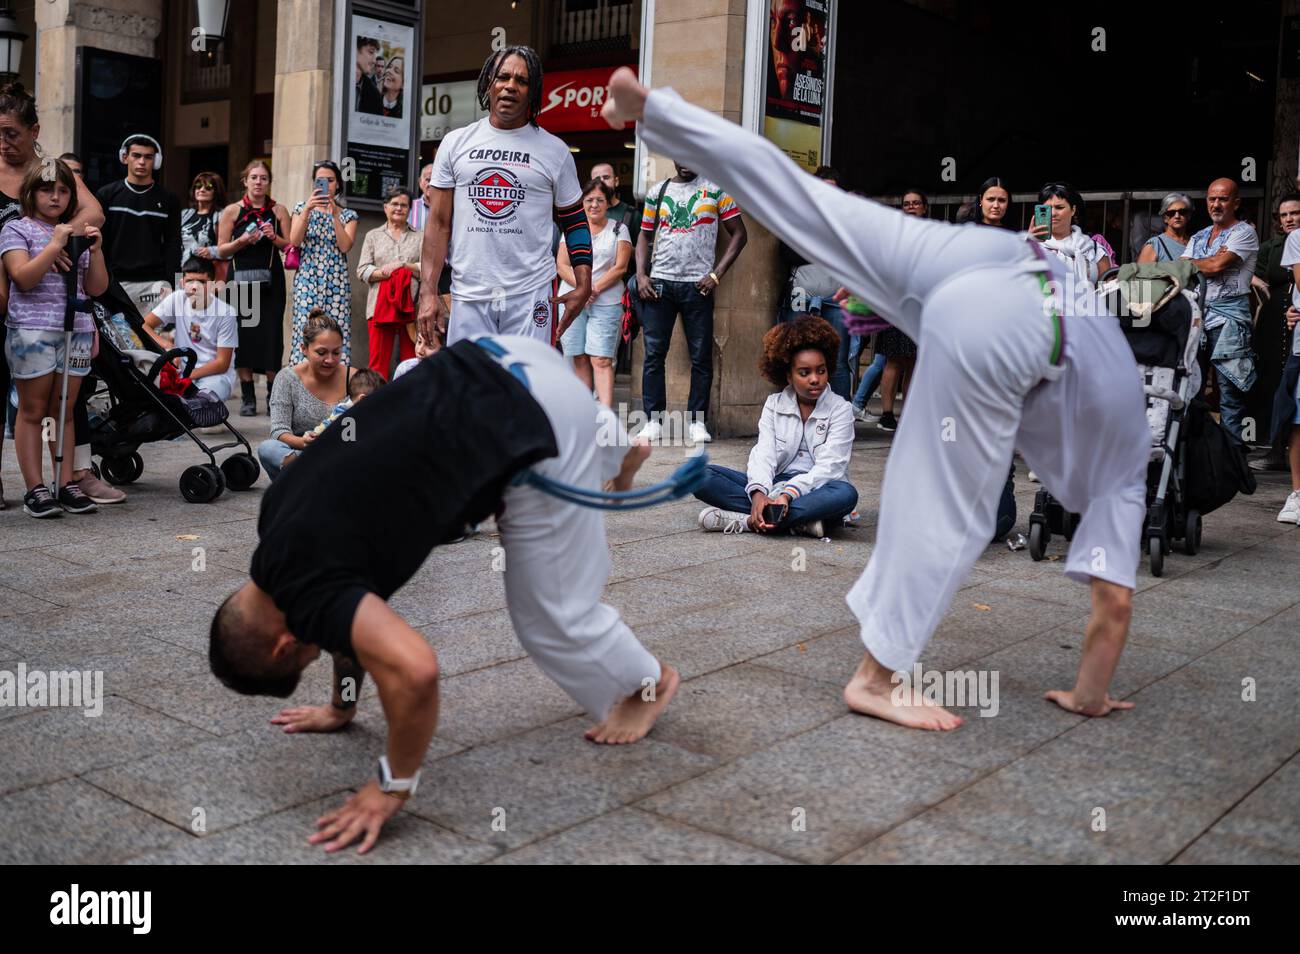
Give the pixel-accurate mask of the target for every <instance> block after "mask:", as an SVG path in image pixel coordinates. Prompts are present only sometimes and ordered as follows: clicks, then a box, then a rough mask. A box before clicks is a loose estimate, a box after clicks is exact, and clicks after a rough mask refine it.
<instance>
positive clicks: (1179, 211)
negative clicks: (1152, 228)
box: [1165, 209, 1187, 219]
mask: <svg viewBox="0 0 1300 954" xmlns="http://www.w3.org/2000/svg"><path fill="white" fill-rule="evenodd" d="M1175 215H1181V216H1182V217H1183V218H1187V209H1170V210H1169V211H1167V212H1166V213H1165V218H1167V219H1171V218H1173V217H1174V216H1175Z"/></svg>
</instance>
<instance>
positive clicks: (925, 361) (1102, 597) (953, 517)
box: [604, 69, 1150, 729]
mask: <svg viewBox="0 0 1300 954" xmlns="http://www.w3.org/2000/svg"><path fill="white" fill-rule="evenodd" d="M604 115H605V118H606V119H607V120H608V121H609V122H610V124H611V125H613V126H615V128H619V129H621V128H623V125H624V123H626V122H627V121H629V120H632V119H637V120H641V124H640V134H641V137H642V139H643V140H644V142H645V144H646V145H647V146H648V147H649V148H650V149H652V150H653V151H655V152H657V153H659V154H661V155H665V156H668V157H670V158H672V159H673V160H675V161H677V162H680V163H682V164H683V165H689V166H690V167H691V168H692V169H697V170H699V171H700V172H701V173H702V174H704V175H706V176H708V177H709V178H710V179H713V180H714V181H716V182H718V183H720V184H722V185H723V186H724V187H725V188H726V189H727V191H728V192H730V193H731V194H732V195H734V196H735V197H736V198H737V200H738V201H739V203H740V205H741V207H742V208H743V209H745V211H746V212H747V213H751V214H753V215H755V216H756V217H757V218H759V219H760V220H761V221H762V222H763V223H764V224H766V225H767V226H768V227H769V228H770V229H771V230H772V231H773V232H775V233H776V234H777V235H779V236H780V237H781V238H782V239H784V240H785V241H786V242H787V243H788V244H789V245H790V246H792V247H793V248H795V249H797V250H798V251H799V252H800V254H802V255H804V256H805V257H806V258H808V259H809V260H810V261H814V262H819V263H821V264H822V265H824V266H826V267H827V268H828V269H830V271H831V272H832V273H833V274H835V275H837V276H838V277H839V279H840V280H841V281H842V282H843V283H844V285H845V287H847V288H848V289H849V290H850V291H851V292H852V293H853V294H854V295H856V296H857V297H859V298H861V299H863V300H864V301H865V302H866V303H867V304H868V305H869V306H870V307H871V308H872V309H873V310H874V311H876V312H877V313H878V314H880V315H883V316H884V317H885V318H887V319H888V320H889V321H890V322H892V323H893V324H894V325H895V326H896V327H898V328H899V329H901V330H902V331H903V332H905V333H906V334H907V335H908V336H909V337H910V338H912V340H914V341H916V342H917V343H918V345H919V358H918V360H917V365H916V381H915V383H914V384H913V385H912V387H911V390H910V391H909V393H908V402H907V405H908V406H907V417H906V418H905V419H904V420H903V422H902V424H901V425H900V427H899V429H898V432H897V434H896V435H895V437H894V443H893V448H892V450H891V451H890V455H889V461H888V463H887V465H886V468H885V479H884V485H883V487H882V490H881V499H880V522H879V528H878V530H877V533H876V548H875V551H874V553H873V554H872V558H871V560H870V562H869V563H868V564H867V568H866V571H865V572H864V573H863V574H862V576H861V578H860V579H859V580H858V582H857V583H856V584H855V585H854V586H853V588H852V589H851V590H850V591H849V594H848V603H849V606H850V607H851V608H852V610H853V612H854V613H855V614H856V616H857V617H858V619H859V621H860V622H861V624H862V631H861V632H862V641H863V643H864V645H865V646H866V650H867V651H866V654H865V655H864V657H863V660H862V663H861V664H860V665H859V667H858V669H857V672H855V673H854V674H853V677H852V678H851V679H850V680H849V683H848V685H847V686H846V687H845V689H844V699H845V701H846V702H847V703H848V705H849V707H850V708H852V709H853V710H855V711H857V712H861V713H864V714H867V715H873V716H878V717H880V718H882V719H888V720H890V721H893V722H898V723H901V724H903V725H908V726H916V727H920V728H927V729H951V728H955V727H956V726H958V725H960V724H961V722H962V720H961V719H960V718H959V717H958V716H955V715H953V714H952V713H950V712H948V711H947V710H945V709H943V708H941V707H940V706H938V705H936V704H933V703H931V702H929V701H926V700H922V699H919V698H918V696H919V693H916V692H914V694H911V695H910V696H909V694H906V693H904V694H900V696H901V697H900V698H898V699H895V698H893V696H894V692H893V690H894V689H895V686H896V683H895V681H894V680H893V678H892V677H893V676H894V673H895V672H898V671H901V672H904V673H906V672H908V671H910V670H911V669H912V666H913V664H914V663H915V662H916V661H917V659H918V658H919V657H920V654H921V652H922V650H923V649H924V648H925V645H926V643H928V642H929V640H930V637H931V636H932V635H933V633H934V630H935V628H936V627H937V626H938V624H939V621H940V619H941V618H942V617H943V614H944V613H945V612H946V611H947V608H948V605H949V603H950V602H951V600H952V596H953V593H954V592H955V591H956V590H957V587H958V586H959V585H960V584H961V582H962V580H963V579H964V578H965V576H966V574H967V572H968V571H969V570H970V568H971V565H972V564H973V563H974V562H975V560H976V558H977V557H978V556H979V554H980V552H981V551H982V550H983V549H984V547H985V545H986V544H987V543H988V540H989V538H990V537H991V536H992V534H993V527H994V521H995V517H996V511H997V503H998V498H999V495H1000V493H1001V490H1002V486H1003V484H1004V483H1005V482H1006V470H1007V461H1008V460H1010V459H1011V456H1012V453H1013V451H1014V450H1015V449H1016V448H1019V449H1020V451H1021V452H1022V453H1023V454H1024V457H1025V460H1026V462H1027V463H1028V464H1029V466H1030V467H1031V468H1032V469H1033V470H1035V471H1037V473H1038V475H1039V476H1040V477H1041V478H1042V480H1043V483H1044V485H1045V486H1047V487H1050V488H1051V490H1052V493H1053V494H1054V495H1055V496H1056V497H1057V498H1058V499H1060V501H1061V503H1062V504H1064V506H1065V507H1066V509H1067V510H1070V511H1074V512H1076V513H1081V514H1082V515H1083V518H1082V522H1081V523H1080V525H1079V529H1078V530H1077V531H1076V533H1075V536H1074V540H1073V542H1072V545H1071V547H1070V554H1069V558H1068V562H1067V563H1066V567H1065V572H1066V575H1067V576H1069V577H1071V578H1072V579H1075V580H1080V581H1086V582H1088V583H1089V584H1090V586H1091V594H1092V616H1091V619H1090V620H1089V622H1088V627H1087V633H1086V637H1085V641H1084V648H1083V658H1082V660H1081V662H1080V665H1079V674H1078V678H1077V680H1076V683H1075V686H1074V688H1073V689H1071V690H1064V691H1061V690H1058V691H1053V692H1049V693H1047V698H1049V699H1051V700H1052V701H1054V702H1056V703H1057V704H1059V705H1061V706H1062V707H1064V708H1066V709H1069V710H1070V711H1071V712H1078V713H1082V714H1085V715H1092V716H1100V715H1105V714H1107V713H1108V712H1110V711H1111V710H1112V709H1122V708H1130V707H1131V705H1132V704H1131V703H1127V702H1117V701H1115V700H1114V699H1112V698H1110V696H1109V694H1108V688H1109V686H1110V680H1111V676H1112V675H1113V674H1114V671H1115V667H1116V665H1117V664H1118V662H1119V657H1120V653H1121V651H1122V650H1123V647H1124V641H1125V639H1126V638H1127V634H1128V625H1129V616H1130V612H1131V607H1132V595H1133V588H1134V584H1135V582H1136V574H1137V564H1138V559H1139V542H1140V534H1141V527H1142V521H1143V517H1144V514H1145V504H1146V480H1145V478H1146V468H1147V453H1148V442H1149V440H1150V435H1149V433H1148V430H1147V424H1146V419H1145V411H1144V409H1145V403H1144V399H1143V396H1142V388H1141V385H1140V383H1139V380H1138V374H1137V369H1136V366H1135V364H1134V360H1133V355H1132V353H1131V352H1130V350H1129V348H1128V346H1127V345H1126V344H1125V341H1124V338H1123V335H1122V333H1121V332H1120V329H1119V325H1118V322H1116V321H1115V320H1113V319H1108V318H1106V317H1104V316H1105V314H1106V311H1105V309H1100V308H1098V307H1096V305H1095V301H1093V302H1083V301H1082V297H1080V298H1077V299H1076V298H1075V297H1074V295H1075V293H1076V292H1077V294H1078V295H1079V296H1083V295H1089V296H1094V298H1095V295H1094V293H1093V292H1092V291H1091V290H1089V289H1085V288H1077V289H1076V288H1075V287H1074V286H1073V285H1071V284H1067V282H1066V274H1065V272H1064V270H1063V269H1062V268H1061V267H1060V266H1059V264H1057V263H1056V261H1055V260H1054V259H1053V260H1051V261H1049V260H1048V257H1046V256H1044V255H1043V254H1042V253H1041V252H1039V251H1038V249H1037V246H1036V244H1035V243H1033V242H1031V241H1029V240H1027V239H1026V238H1024V237H1018V236H1016V235H1014V234H1011V233H1007V232H1003V231H1002V230H1000V229H990V228H981V227H979V226H953V225H948V224H946V223H941V222H934V221H930V220H925V219H919V218H915V217H912V216H906V215H903V214H902V213H900V212H897V211H895V210H893V209H888V208H886V207H884V206H882V205H880V204H878V203H875V202H871V201H869V200H867V199H863V198H860V197H857V196H853V195H848V194H846V193H844V192H841V191H840V190H839V189H837V188H835V187H833V186H831V185H828V184H826V183H824V182H822V181H821V180H819V179H816V178H814V177H813V176H811V175H808V174H806V173H805V172H803V171H802V170H800V169H799V168H798V167H797V166H796V165H795V164H794V163H793V162H791V161H790V160H789V159H787V158H786V157H785V155H784V154H782V153H781V151H780V150H779V149H778V148H777V147H776V146H774V145H773V144H772V143H770V142H768V141H766V140H764V139H762V138H760V137H758V136H756V135H754V134H753V133H750V132H748V131H745V130H743V129H740V128H738V127H737V126H736V125H734V124H733V123H730V122H727V121H725V120H723V119H721V118H719V117H717V116H714V115H713V114H712V113H709V112H706V111H705V110H703V109H700V108H698V107H696V106H692V105H690V104H689V103H686V102H685V101H684V100H682V99H681V97H679V96H678V95H677V94H676V93H674V92H673V91H672V90H671V89H663V90H654V91H649V90H647V89H646V88H645V87H644V86H641V85H640V84H639V83H637V81H636V78H635V75H634V74H633V73H632V72H631V71H630V70H628V69H621V70H619V71H618V72H616V73H615V74H614V76H613V77H612V79H611V81H610V98H609V99H608V100H607V101H606V105H605V107H604ZM1049 282H1054V283H1057V284H1056V285H1055V286H1051V285H1049ZM1062 286H1063V287H1064V288H1065V289H1066V290H1065V291H1063V292H1062V291H1061V290H1060V289H1061V287H1062ZM1051 287H1056V288H1057V293H1056V294H1053V295H1050V296H1049V295H1045V291H1046V290H1048V289H1050V288H1051ZM1081 305H1082V307H1081ZM1098 315H1101V316H1102V317H1096V316H1098ZM915 688H916V687H913V689H914V690H915ZM900 703H901V704H900Z"/></svg>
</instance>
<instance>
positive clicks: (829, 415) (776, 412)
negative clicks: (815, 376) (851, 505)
mask: <svg viewBox="0 0 1300 954" xmlns="http://www.w3.org/2000/svg"><path fill="white" fill-rule="evenodd" d="M801 445H804V446H806V447H807V450H808V453H809V454H810V455H811V456H812V461H813V464H812V467H811V468H810V469H809V470H808V471H807V472H805V473H801V474H798V475H796V476H794V477H792V478H791V479H790V480H787V481H786V482H785V484H784V486H783V492H784V493H789V494H790V496H791V497H800V496H803V495H804V494H806V493H811V492H812V491H814V490H816V489H817V488H818V487H820V486H822V485H823V484H825V483H826V482H827V481H831V480H847V479H848V474H849V456H850V455H851V454H852V453H853V408H852V406H851V405H850V404H849V402H848V401H846V400H844V398H842V397H840V396H839V395H838V394H835V393H834V392H833V391H831V389H830V388H827V389H826V390H824V391H822V394H821V397H819V398H818V399H817V404H816V406H815V407H813V409H812V413H811V414H809V415H808V420H806V421H805V420H803V416H802V415H801V414H800V413H799V402H798V399H796V398H795V395H794V388H793V387H792V386H789V385H787V386H786V389H785V390H784V391H778V392H777V393H776V394H773V395H771V396H769V397H768V399H767V401H766V403H764V405H763V416H762V417H761V418H760V419H759V422H758V443H757V444H755V445H754V449H753V450H751V451H750V452H749V466H748V467H747V468H746V476H747V477H748V478H749V483H748V484H747V485H746V487H745V492H746V493H749V494H752V493H753V492H754V491H755V490H761V491H763V493H765V494H771V492H772V486H773V483H774V482H775V480H776V475H777V474H781V473H784V472H785V471H787V470H789V469H790V467H791V465H792V464H793V463H794V460H795V458H796V457H797V456H798V455H799V448H800V446H801Z"/></svg>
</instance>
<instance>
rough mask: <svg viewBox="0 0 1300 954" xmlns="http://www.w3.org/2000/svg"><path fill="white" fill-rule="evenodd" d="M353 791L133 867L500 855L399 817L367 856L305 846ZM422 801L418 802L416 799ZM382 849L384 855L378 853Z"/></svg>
mask: <svg viewBox="0 0 1300 954" xmlns="http://www.w3.org/2000/svg"><path fill="white" fill-rule="evenodd" d="M350 794H351V792H350V791H342V792H339V793H338V794H337V795H335V796H332V797H330V798H322V799H317V800H315V801H311V802H308V803H306V804H304V805H297V806H294V807H293V808H286V809H285V810H283V811H279V812H275V813H273V814H270V815H264V816H262V817H260V818H256V819H254V820H252V821H248V822H244V823H243V824H241V825H237V826H235V827H233V828H228V829H225V830H223V831H218V832H215V833H211V834H207V835H203V836H202V837H187V838H185V840H184V841H182V842H180V843H179V844H174V845H171V846H169V847H167V848H163V849H159V850H155V851H151V852H148V853H146V854H141V855H138V856H136V857H135V858H133V859H132V862H131V863H132V864H145V865H176V864H186V865H233V864H244V865H249V864H260V865H319V864H328V865H394V864H398V865H402V864H416V865H448V864H480V863H482V862H484V861H487V860H488V859H490V858H494V857H496V856H497V855H498V854H499V849H497V848H493V847H491V846H489V845H485V844H482V843H480V842H475V841H472V840H471V839H469V838H465V837H462V836H461V835H457V834H456V833H455V832H451V831H447V830H446V829H445V828H439V827H438V826H437V825H434V824H432V823H431V822H428V821H426V820H425V819H423V818H420V817H419V816H418V815H412V814H411V813H410V812H406V811H402V812H398V813H397V814H396V815H394V816H393V818H392V819H391V820H390V821H389V822H388V823H387V824H386V825H385V826H384V833H383V837H382V841H381V842H379V844H378V845H377V846H376V848H375V849H372V850H371V851H369V852H367V853H366V854H364V855H362V854H358V853H357V845H356V843H354V844H353V845H352V846H350V847H348V848H344V849H343V850H341V851H337V852H332V853H329V854H327V853H326V852H325V850H324V848H322V847H321V846H320V845H309V844H307V838H308V836H309V835H311V833H312V832H313V831H315V830H316V820H317V819H318V818H320V817H321V816H322V815H324V814H326V813H327V812H330V811H333V810H334V809H336V808H338V807H339V806H340V805H342V804H343V803H344V802H345V801H346V799H347V798H348V796H349V795H350ZM417 797H418V796H417ZM380 848H382V850H379V849H380Z"/></svg>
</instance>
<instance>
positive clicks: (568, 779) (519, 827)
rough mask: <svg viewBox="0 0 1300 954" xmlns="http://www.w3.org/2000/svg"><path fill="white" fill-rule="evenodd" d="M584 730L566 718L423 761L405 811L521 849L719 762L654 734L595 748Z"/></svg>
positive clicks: (583, 725) (580, 721) (480, 838)
mask: <svg viewBox="0 0 1300 954" xmlns="http://www.w3.org/2000/svg"><path fill="white" fill-rule="evenodd" d="M586 726H587V723H586V720H583V719H569V720H567V721H565V722H560V723H557V724H555V725H551V726H544V727H542V728H540V729H534V730H533V731H532V732H528V733H525V734H523V735H518V736H512V737H510V738H507V739H503V740H501V741H498V742H494V743H492V744H490V745H484V746H478V747H476V748H472V749H469V750H466V751H464V752H460V753H457V754H456V755H453V756H451V757H450V758H446V759H441V760H439V761H438V762H437V763H436V764H433V765H428V763H426V769H425V771H426V773H427V774H426V776H425V778H426V781H424V782H422V783H421V786H420V793H419V795H418V796H417V797H416V798H415V799H412V800H411V804H410V811H411V812H413V813H415V814H417V815H420V816H421V817H423V818H427V819H429V820H430V821H432V822H435V823H437V824H439V825H442V826H443V827H446V828H450V829H452V830H454V831H457V832H459V833H461V834H462V835H465V836H467V837H469V838H473V839H475V840H478V841H486V842H488V843H489V844H492V845H497V846H499V847H502V848H518V847H521V846H523V845H525V844H528V843H530V842H533V841H537V840H538V839H541V838H543V837H545V836H547V835H550V834H553V833H555V832H558V831H561V830H563V829H566V828H570V827H572V826H574V825H577V824H580V823H582V822H584V821H587V820H589V819H592V818H596V817H598V816H600V815H603V814H605V813H607V812H609V811H612V810H614V809H616V808H619V807H622V806H623V805H627V804H629V803H631V802H634V801H636V800H637V799H640V798H644V797H645V796H646V795H649V794H652V793H654V792H657V791H659V790H661V789H663V788H665V787H667V786H669V785H672V784H673V783H674V782H678V781H681V780H682V779H684V778H689V777H691V776H692V775H696V774H699V773H700V772H703V771H707V770H708V769H709V768H711V767H712V766H713V765H714V764H716V763H715V761H714V760H713V759H711V758H709V757H708V756H704V755H699V754H696V753H693V752H687V751H685V750H683V749H679V748H677V747H676V746H672V745H668V744H667V743H664V742H659V741H657V740H656V739H655V738H654V737H653V736H651V737H649V738H647V739H644V740H643V741H642V742H639V743H637V744H636V745H620V746H607V745H595V744H593V743H591V742H588V741H586V739H584V738H583V737H582V732H583V730H584V729H585V728H586ZM494 823H495V825H494Z"/></svg>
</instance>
